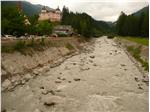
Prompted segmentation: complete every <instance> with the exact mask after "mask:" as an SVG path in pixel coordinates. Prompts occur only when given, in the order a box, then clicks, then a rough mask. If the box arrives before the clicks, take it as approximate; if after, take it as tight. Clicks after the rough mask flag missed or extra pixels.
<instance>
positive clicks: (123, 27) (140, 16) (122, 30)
mask: <svg viewBox="0 0 150 112" xmlns="http://www.w3.org/2000/svg"><path fill="white" fill-rule="evenodd" d="M116 30H117V33H118V34H119V35H122V36H142V37H148V36H149V7H145V8H143V9H141V10H139V11H138V12H136V13H133V14H131V15H126V14H125V13H124V12H121V15H120V17H119V19H118V21H117V25H116Z"/></svg>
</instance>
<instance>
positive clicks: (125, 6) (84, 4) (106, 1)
mask: <svg viewBox="0 0 150 112" xmlns="http://www.w3.org/2000/svg"><path fill="white" fill-rule="evenodd" d="M26 1H29V2H31V3H33V4H41V5H46V6H49V7H51V8H57V7H58V6H59V7H60V9H62V7H63V6H64V5H65V6H67V7H69V10H71V11H73V12H86V13H88V14H89V15H91V16H92V17H93V18H94V19H96V20H105V21H116V20H117V18H118V16H119V15H120V12H121V11H123V12H125V13H126V14H131V13H133V12H136V11H138V10H139V9H141V8H143V7H145V6H147V5H148V4H149V3H148V0H26ZM91 1H92V2H91Z"/></svg>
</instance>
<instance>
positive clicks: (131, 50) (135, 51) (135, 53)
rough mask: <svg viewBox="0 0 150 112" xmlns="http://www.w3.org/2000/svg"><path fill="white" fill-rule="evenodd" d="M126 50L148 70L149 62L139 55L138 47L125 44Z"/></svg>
mask: <svg viewBox="0 0 150 112" xmlns="http://www.w3.org/2000/svg"><path fill="white" fill-rule="evenodd" d="M127 51H128V52H129V53H130V54H131V55H132V56H133V57H134V58H135V59H136V60H137V61H139V62H140V63H141V64H142V67H143V68H144V69H145V70H146V71H148V69H149V64H148V62H147V61H146V60H143V59H142V58H141V56H140V53H141V51H140V47H136V48H135V47H133V46H127Z"/></svg>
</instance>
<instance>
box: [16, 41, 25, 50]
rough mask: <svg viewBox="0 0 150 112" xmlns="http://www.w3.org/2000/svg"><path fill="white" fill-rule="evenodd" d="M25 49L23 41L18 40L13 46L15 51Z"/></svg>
mask: <svg viewBox="0 0 150 112" xmlns="http://www.w3.org/2000/svg"><path fill="white" fill-rule="evenodd" d="M25 47H26V45H25V41H21V40H20V41H18V42H17V43H16V44H15V46H14V49H15V50H17V51H20V50H21V49H24V48H25Z"/></svg>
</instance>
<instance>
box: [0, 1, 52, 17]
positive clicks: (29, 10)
mask: <svg viewBox="0 0 150 112" xmlns="http://www.w3.org/2000/svg"><path fill="white" fill-rule="evenodd" d="M17 5H18V1H2V2H1V6H17ZM21 5H22V10H23V12H24V13H25V14H26V15H27V16H33V15H37V14H39V13H40V11H41V9H42V7H43V5H40V4H38V5H34V4H31V3H30V2H26V1H21ZM46 8H48V9H51V8H49V7H46Z"/></svg>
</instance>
